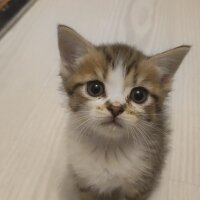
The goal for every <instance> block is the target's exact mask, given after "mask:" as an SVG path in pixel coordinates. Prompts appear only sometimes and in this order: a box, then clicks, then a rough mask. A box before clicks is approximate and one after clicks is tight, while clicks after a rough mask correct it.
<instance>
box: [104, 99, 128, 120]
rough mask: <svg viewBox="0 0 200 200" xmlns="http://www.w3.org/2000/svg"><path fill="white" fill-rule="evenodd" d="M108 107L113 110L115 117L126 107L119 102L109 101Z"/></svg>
mask: <svg viewBox="0 0 200 200" xmlns="http://www.w3.org/2000/svg"><path fill="white" fill-rule="evenodd" d="M107 109H108V110H109V111H110V112H111V114H112V116H113V117H117V116H118V115H119V114H121V113H123V112H124V107H123V105H121V104H120V103H118V102H114V103H109V104H108V105H107Z"/></svg>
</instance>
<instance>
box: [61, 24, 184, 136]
mask: <svg viewBox="0 0 200 200" xmlns="http://www.w3.org/2000/svg"><path fill="white" fill-rule="evenodd" d="M59 37H60V38H59V47H60V51H61V57H62V59H63V64H64V68H62V70H61V75H62V77H63V84H64V87H65V89H66V91H67V92H68V94H69V107H70V108H71V111H72V114H71V117H72V119H71V121H72V123H73V125H74V126H75V127H76V128H78V129H79V131H81V132H82V133H83V134H84V133H87V132H88V130H90V133H91V132H92V133H93V134H98V135H100V136H103V137H108V138H119V137H124V136H125V137H127V136H129V135H131V133H132V132H134V131H136V132H137V131H138V132H140V131H145V127H146V128H148V126H152V125H153V124H156V122H157V120H159V117H160V113H161V112H162V107H163V101H164V99H165V96H166V94H167V92H168V91H169V89H170V83H171V77H172V75H173V73H174V72H175V71H176V69H177V67H175V65H177V66H178V65H179V64H180V62H181V61H182V59H183V57H184V55H185V54H186V53H187V51H188V47H182V48H183V49H181V50H180V49H179V51H178V52H177V50H175V52H173V50H172V51H171V52H169V51H168V52H165V53H164V54H166V55H164V57H163V54H159V55H157V56H154V57H147V56H145V55H143V54H142V53H141V52H139V51H137V50H135V49H134V48H131V47H128V46H126V45H107V46H99V47H94V46H93V45H91V44H90V43H89V42H87V41H86V40H85V39H83V38H82V37H81V36H79V35H78V34H77V33H76V32H74V31H73V30H71V29H69V28H67V27H63V26H62V27H60V30H59ZM65 44H66V45H67V46H65ZM168 54H169V55H168ZM181 55H182V56H181ZM168 57H170V59H171V60H170V59H168V60H167V62H168V64H169V63H170V64H171V66H169V67H165V63H163V62H166V59H167V58H168ZM180 57H181V58H180ZM158 64H160V65H163V67H162V68H161V67H160V66H158ZM173 65H174V66H173ZM170 67H174V69H173V68H172V69H170ZM91 130H92V131H91Z"/></svg>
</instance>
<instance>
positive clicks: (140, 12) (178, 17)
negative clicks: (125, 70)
mask: <svg viewBox="0 0 200 200" xmlns="http://www.w3.org/2000/svg"><path fill="white" fill-rule="evenodd" d="M59 23H63V24H66V25H68V26H71V27H73V28H74V29H76V30H77V31H79V32H80V33H82V34H83V35H84V36H85V37H87V38H88V39H89V40H91V41H92V42H94V43H95V44H99V43H101V42H115V41H118V42H119V41H120V42H126V43H128V44H133V45H135V46H136V47H138V48H139V49H141V50H143V51H144V52H145V53H148V54H152V53H156V52H160V51H162V50H167V49H169V48H172V47H175V46H178V45H181V44H190V45H192V49H191V51H190V53H189V54H188V56H187V58H186V59H185V60H184V62H183V64H182V65H181V67H180V69H179V71H178V73H177V74H176V79H175V82H174V87H173V92H172V94H171V101H170V112H169V113H170V116H171V122H172V123H171V124H172V129H173V134H172V137H171V147H172V148H171V153H170V155H169V158H168V160H167V165H166V168H165V170H164V173H163V178H162V181H161V184H160V186H159V187H158V189H157V190H156V191H155V193H154V194H153V196H152V198H151V199H152V200H199V199H200V131H199V130H200V66H199V65H200V64H199V63H200V1H199V0H190V1H189V0H126V1H125V0H124V1H122V0H110V1H108V0H101V1H99V0H85V1H81V0H79V1H74V0H57V1H55V0H39V1H38V2H36V3H35V5H34V6H33V7H32V8H31V9H30V10H29V11H28V12H27V13H26V14H25V16H24V17H22V19H21V20H20V21H19V22H18V23H17V24H16V25H15V26H14V27H13V28H12V29H11V30H10V31H9V32H8V33H7V34H6V35H5V36H4V38H3V39H2V40H1V41H0V199H1V200H59V198H58V193H59V192H58V191H59V188H60V182H61V180H62V177H64V176H65V172H64V168H65V154H66V153H65V135H66V133H65V126H66V122H67V113H66V111H65V109H64V103H65V98H64V96H63V95H62V94H61V93H60V92H59V91H58V88H59V84H60V78H59V76H58V69H59V55H58V49H57V36H56V26H57V25H58V24H59Z"/></svg>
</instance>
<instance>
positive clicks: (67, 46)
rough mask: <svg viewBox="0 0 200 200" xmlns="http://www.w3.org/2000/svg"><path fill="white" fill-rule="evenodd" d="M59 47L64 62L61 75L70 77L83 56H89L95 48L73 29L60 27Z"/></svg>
mask: <svg viewBox="0 0 200 200" xmlns="http://www.w3.org/2000/svg"><path fill="white" fill-rule="evenodd" d="M58 47H59V51H60V56H61V60H62V65H63V66H62V67H64V69H62V68H61V74H63V75H68V74H69V73H70V72H73V71H74V70H75V69H76V67H77V63H78V61H79V60H80V58H81V57H82V56H84V55H85V54H87V53H88V52H89V51H90V50H92V49H93V48H94V46H93V45H92V44H91V43H90V42H88V41H87V40H86V39H84V38H83V37H82V36H81V35H79V34H78V33H77V32H76V31H74V30H73V29H71V28H69V27H67V26H64V25H58Z"/></svg>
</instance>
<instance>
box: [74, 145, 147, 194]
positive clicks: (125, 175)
mask: <svg viewBox="0 0 200 200" xmlns="http://www.w3.org/2000/svg"><path fill="white" fill-rule="evenodd" d="M71 148H72V149H71V156H70V163H71V164H72V166H73V169H74V170H75V173H76V174H77V176H78V177H79V178H80V181H79V182H80V183H81V184H82V185H83V186H86V187H91V186H92V187H95V188H96V189H98V190H99V191H109V190H113V189H115V188H118V187H123V186H124V185H126V184H127V183H131V182H132V183H134V181H136V180H137V179H138V177H139V176H140V175H141V173H142V172H143V171H144V170H145V168H146V165H147V164H146V163H145V162H144V159H143V156H144V152H143V151H142V150H141V149H139V148H130V149H128V150H127V149H123V148H116V149H113V150H112V151H111V150H107V151H106V150H101V151H98V150H96V151H91V149H90V148H89V147H88V148H87V147H86V146H84V145H80V144H79V145H76V144H73V145H72V146H71ZM85 184H87V185H85Z"/></svg>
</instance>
